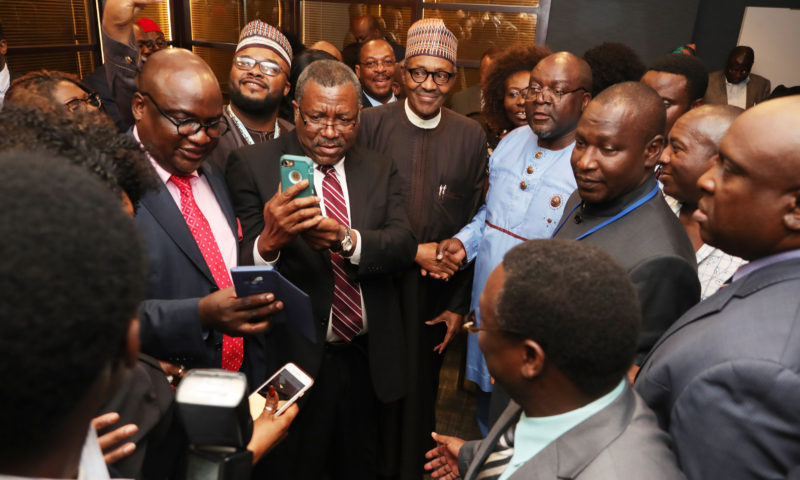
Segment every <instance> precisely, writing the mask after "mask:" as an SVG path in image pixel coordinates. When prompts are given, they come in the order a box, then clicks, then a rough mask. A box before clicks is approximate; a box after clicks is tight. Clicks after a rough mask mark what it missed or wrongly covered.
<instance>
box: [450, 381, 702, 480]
mask: <svg viewBox="0 0 800 480" xmlns="http://www.w3.org/2000/svg"><path fill="white" fill-rule="evenodd" d="M521 412H522V409H521V408H520V406H519V405H517V404H516V403H514V402H511V404H509V406H508V407H507V408H506V410H505V412H503V415H502V416H501V417H500V419H499V420H498V421H497V423H495V425H494V427H492V430H491V431H490V432H489V435H487V436H486V438H485V439H483V440H475V441H471V442H467V443H465V444H464V446H462V447H461V450H460V452H459V455H458V468H459V471H460V472H462V477H463V478H464V480H474V479H475V478H476V477H477V475H478V473H479V472H480V468H481V467H482V466H483V464H484V462H485V461H486V457H488V456H489V454H490V453H492V451H493V449H494V448H495V445H496V444H497V442H498V440H499V439H500V437H501V436H502V435H503V434H504V433H505V432H506V430H508V428H509V427H510V426H511V425H512V424H514V423H516V422H517V421H519V417H520V413H521ZM510 478H511V479H514V480H522V479H529V480H553V479H557V478H558V479H571V478H580V479H582V480H590V479H597V480H613V479H620V480H623V479H624V480H631V479H645V478H646V479H648V480H681V479H683V478H685V477H684V476H683V474H682V473H681V471H680V470H679V469H678V465H677V462H676V461H675V455H673V453H672V451H671V450H670V439H669V436H668V435H667V434H665V433H664V432H663V431H661V430H660V429H659V428H658V425H657V424H656V419H655V417H654V415H653V412H652V411H651V410H650V409H649V408H648V407H647V405H645V403H644V402H643V401H642V399H641V398H640V397H639V396H638V395H637V394H636V393H634V392H633V390H631V388H630V387H629V386H627V385H626V386H625V390H624V391H623V392H622V393H621V394H620V396H619V397H617V398H616V399H615V400H614V401H613V402H612V403H611V404H610V405H609V406H607V407H606V408H604V409H603V410H600V411H599V412H598V413H596V414H595V415H593V416H591V417H589V418H588V419H586V420H584V421H583V422H582V423H580V424H578V425H577V426H575V427H574V428H572V429H571V430H569V431H568V432H567V433H565V434H563V435H561V436H560V437H558V438H557V439H556V440H554V441H553V442H551V443H550V444H549V445H547V446H546V447H545V448H544V449H543V450H542V451H540V452H539V453H537V454H536V455H534V456H533V457H532V458H531V459H530V460H528V461H527V462H525V463H524V464H523V465H522V466H521V467H520V468H519V469H518V470H517V471H516V472H514V474H513V475H511V477H510ZM709 478H711V477H709Z"/></svg>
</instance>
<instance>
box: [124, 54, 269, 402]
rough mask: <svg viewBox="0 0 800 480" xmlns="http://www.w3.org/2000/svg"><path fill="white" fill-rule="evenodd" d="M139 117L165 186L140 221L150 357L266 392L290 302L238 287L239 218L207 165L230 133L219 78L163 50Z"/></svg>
mask: <svg viewBox="0 0 800 480" xmlns="http://www.w3.org/2000/svg"><path fill="white" fill-rule="evenodd" d="M132 110H133V116H134V119H135V122H136V127H135V128H134V130H133V135H134V137H135V138H136V139H137V140H139V142H140V143H141V144H142V146H143V147H144V149H145V150H146V152H147V155H148V158H149V159H150V161H151V162H152V164H153V167H154V168H155V170H156V173H157V174H158V176H159V178H160V179H161V180H162V182H163V183H162V186H161V187H160V188H159V191H158V192H152V193H148V194H147V195H145V196H144V197H143V198H142V200H141V203H140V208H139V210H138V213H137V215H136V220H137V224H138V225H139V229H140V230H141V232H142V235H143V238H144V240H145V244H146V246H147V250H148V253H149V258H150V277H149V283H148V291H147V298H148V300H146V301H145V302H144V303H143V306H142V309H141V319H142V329H141V339H142V350H143V351H144V352H146V353H148V354H150V355H152V356H154V357H156V358H159V359H161V360H166V361H168V362H170V363H173V364H175V365H182V366H185V367H187V368H191V367H222V368H225V369H227V370H233V371H237V370H241V371H243V372H245V373H246V374H247V375H248V379H249V381H250V383H251V385H253V386H257V385H258V383H259V382H261V381H263V380H264V379H265V378H266V377H267V376H268V374H270V373H271V372H272V370H274V368H273V367H275V365H269V366H268V365H267V363H266V361H265V360H264V355H265V352H264V340H263V338H261V337H262V336H261V335H259V334H262V333H264V332H265V331H266V330H267V328H268V327H269V315H270V314H272V313H274V312H276V311H277V310H279V309H280V308H281V307H282V305H281V302H279V301H274V300H275V299H274V296H273V295H272V294H263V295H255V296H252V297H248V298H241V299H240V298H236V294H235V293H234V290H233V287H232V286H231V277H230V273H229V270H230V268H231V267H234V266H236V265H237V257H238V242H237V240H238V238H237V232H238V228H237V221H236V218H235V216H234V214H233V207H232V206H231V203H230V200H229V197H228V192H227V189H226V188H225V183H224V180H223V178H222V174H221V173H220V171H219V169H218V168H217V167H216V166H214V165H212V164H210V163H209V162H206V161H205V160H206V157H207V155H208V154H209V153H210V152H211V151H212V150H213V149H214V147H216V145H217V140H218V138H219V136H220V135H222V134H224V133H225V131H226V130H227V129H228V128H229V127H228V124H227V122H226V121H225V119H224V118H223V117H222V95H221V93H220V89H219V85H218V83H217V80H216V78H215V77H214V74H213V72H212V71H211V69H210V68H209V67H208V65H206V64H205V62H203V60H202V59H200V58H199V57H197V56H196V55H194V54H193V53H191V52H188V51H186V50H178V49H169V50H163V51H160V52H156V53H154V54H153V55H152V56H151V57H150V59H149V60H148V62H147V63H146V64H145V66H144V67H143V69H142V72H141V75H140V77H139V81H138V91H137V92H136V94H135V95H134V98H133V105H132ZM243 336H244V337H246V338H243ZM168 373H169V372H168Z"/></svg>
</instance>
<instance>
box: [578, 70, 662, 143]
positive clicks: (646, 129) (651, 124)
mask: <svg viewBox="0 0 800 480" xmlns="http://www.w3.org/2000/svg"><path fill="white" fill-rule="evenodd" d="M592 104H602V105H608V104H615V105H620V104H622V105H625V106H626V107H627V108H628V109H629V111H630V112H632V116H634V118H635V119H636V123H635V126H636V127H638V128H639V129H640V130H641V133H642V137H643V138H642V141H643V142H645V143H646V142H649V141H650V140H651V139H653V137H655V136H656V135H663V134H664V130H665V129H666V126H667V112H666V110H665V109H664V103H663V102H662V100H661V97H660V96H659V95H658V92H656V91H655V90H654V89H653V88H652V87H650V86H649V85H646V84H644V83H642V82H622V83H616V84H614V85H611V86H610V87H608V88H606V89H605V90H603V91H602V92H600V94H599V95H598V96H596V97H595V98H594V99H593V100H592V101H591V103H590V105H592ZM587 108H588V107H587Z"/></svg>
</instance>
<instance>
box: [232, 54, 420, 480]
mask: <svg viewBox="0 0 800 480" xmlns="http://www.w3.org/2000/svg"><path fill="white" fill-rule="evenodd" d="M360 96H361V87H360V85H359V82H358V78H357V77H356V76H355V74H354V73H353V72H352V71H351V70H350V69H348V68H347V66H346V65H344V64H343V63H341V62H336V61H333V60H320V61H317V62H314V63H312V64H311V65H310V66H309V67H308V68H306V70H305V71H304V72H303V73H302V74H301V75H300V78H299V80H298V84H297V90H296V94H295V98H296V100H295V102H293V104H294V112H295V125H296V127H297V128H296V129H295V130H294V131H292V132H289V133H288V134H287V135H285V136H284V135H281V137H280V138H278V139H276V140H272V141H271V142H268V143H265V144H260V145H252V146H249V147H245V148H243V149H240V150H238V151H236V152H234V153H233V154H232V155H231V156H230V158H229V163H228V169H227V171H226V177H227V180H228V185H229V186H230V188H231V194H232V197H233V202H234V206H235V208H236V212H237V215H238V216H239V218H241V220H242V225H243V230H244V242H243V244H242V257H243V261H244V262H245V263H249V262H250V261H252V262H253V263H255V264H270V265H274V266H275V268H277V269H278V270H279V271H280V272H281V273H282V274H283V275H284V276H285V277H286V278H288V279H289V280H291V281H292V282H293V283H294V284H295V285H297V286H298V287H299V288H301V289H302V290H303V291H304V292H306V293H307V294H308V295H309V296H310V297H311V304H312V310H313V314H314V320H315V321H316V322H317V325H318V341H317V342H316V344H312V343H310V342H308V341H307V340H305V339H304V338H302V337H299V336H297V335H294V333H293V332H292V331H289V330H284V329H283V328H282V326H280V328H278V327H279V326H277V325H276V328H275V330H274V331H273V333H272V335H271V337H273V338H275V339H279V343H278V344H277V345H276V349H278V350H280V353H281V354H283V355H284V356H283V358H281V360H282V361H288V360H290V361H293V362H295V363H297V364H298V365H300V366H301V367H302V368H303V369H304V370H306V371H307V372H308V373H309V374H311V375H312V376H313V377H314V379H315V383H314V387H313V388H312V389H311V390H309V392H308V394H307V395H306V398H305V399H304V400H305V402H304V405H303V406H302V407H301V411H300V414H299V415H298V417H297V420H296V421H295V423H294V424H293V427H292V431H291V433H290V435H289V437H288V438H287V440H286V442H284V444H282V445H281V446H279V447H278V449H279V450H280V453H278V451H277V450H276V453H274V454H272V455H271V456H270V458H269V459H268V460H269V462H270V463H272V464H271V465H265V467H267V468H268V472H269V478H272V479H276V478H278V479H281V478H322V477H323V476H324V475H326V474H327V475H328V476H329V478H332V479H340V478H347V479H358V478H373V479H374V478H375V477H376V474H377V471H378V468H380V466H379V465H377V458H378V455H377V450H378V448H379V445H380V443H379V439H381V438H385V437H386V432H382V431H380V425H379V424H378V421H377V415H376V412H377V407H378V405H379V403H381V402H382V403H389V402H393V401H396V400H398V399H399V398H401V397H403V395H404V394H405V363H404V359H405V345H404V336H403V328H402V325H401V319H400V308H399V302H398V295H397V291H396V289H395V286H394V281H393V280H394V278H393V277H394V274H395V273H397V272H398V271H402V270H403V269H406V268H408V267H410V266H411V263H412V261H413V259H414V254H415V252H416V240H415V239H414V235H413V234H412V232H411V227H410V225H409V222H408V217H407V216H406V211H405V208H404V207H403V201H402V197H401V186H400V179H399V178H398V174H397V169H396V167H395V165H394V163H393V162H392V161H391V160H390V159H389V158H388V157H386V156H383V155H380V154H378V153H376V152H374V151H371V150H367V149H365V148H361V147H357V146H355V141H356V135H357V132H358V121H359V105H358V99H359V98H360ZM284 154H292V155H306V156H308V157H310V158H311V160H313V162H314V173H313V179H312V182H313V184H314V190H315V195H312V196H307V197H297V196H296V195H297V194H298V193H299V192H300V191H302V190H303V189H305V188H306V187H308V184H309V182H308V180H302V181H301V182H299V183H297V184H295V185H293V186H291V187H290V188H288V189H286V190H285V191H281V189H280V188H279V182H280V178H281V175H280V160H279V159H280V157H281V156H282V155H284ZM312 458H313V459H314V460H312V461H310V460H309V459H312Z"/></svg>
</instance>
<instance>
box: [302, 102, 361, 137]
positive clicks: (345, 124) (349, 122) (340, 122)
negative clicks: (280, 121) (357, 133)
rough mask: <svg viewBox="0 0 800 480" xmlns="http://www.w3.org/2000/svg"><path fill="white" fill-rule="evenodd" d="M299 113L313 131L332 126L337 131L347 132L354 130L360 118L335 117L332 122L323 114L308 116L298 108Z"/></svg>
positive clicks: (304, 123)
mask: <svg viewBox="0 0 800 480" xmlns="http://www.w3.org/2000/svg"><path fill="white" fill-rule="evenodd" d="M297 113H298V114H299V115H300V120H302V121H303V125H305V126H306V128H308V129H309V130H311V131H312V132H320V131H322V130H324V129H326V128H328V127H331V128H333V130H334V131H335V132H337V133H347V132H350V131H351V130H353V128H354V127H355V126H356V124H358V118H355V119H352V118H335V119H334V120H333V122H332V123H327V122H326V120H327V119H326V118H325V117H322V116H316V115H310V116H308V117H306V116H305V115H303V112H301V111H300V109H299V108H298V109H297Z"/></svg>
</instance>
